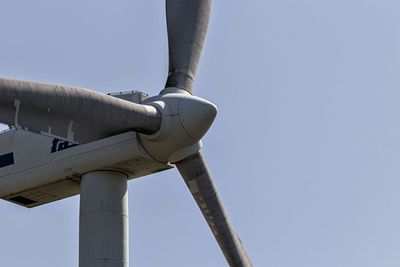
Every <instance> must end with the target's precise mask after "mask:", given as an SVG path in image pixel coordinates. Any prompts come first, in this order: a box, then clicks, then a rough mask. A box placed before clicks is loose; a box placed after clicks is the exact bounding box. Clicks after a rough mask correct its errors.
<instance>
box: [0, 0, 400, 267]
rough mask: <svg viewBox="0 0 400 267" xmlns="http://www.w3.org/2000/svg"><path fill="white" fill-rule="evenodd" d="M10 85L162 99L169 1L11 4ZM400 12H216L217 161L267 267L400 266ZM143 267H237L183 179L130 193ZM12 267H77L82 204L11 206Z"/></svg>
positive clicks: (5, 46)
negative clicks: (38, 84) (20, 83)
mask: <svg viewBox="0 0 400 267" xmlns="http://www.w3.org/2000/svg"><path fill="white" fill-rule="evenodd" d="M0 10H1V16H0V29H1V42H0V76H1V77H6V78H14V79H21V80H32V81H41V82H49V83H57V84H65V85H75V86H80V87H86V88H89V89H93V90H96V91H99V92H104V93H106V92H115V91H123V90H134V89H138V90H142V91H145V92H147V93H149V94H151V95H154V94H157V93H158V92H159V91H160V89H162V87H163V85H164V82H165V78H166V75H167V41H166V37H167V35H166V29H165V15H164V12H165V11H164V1H163V0H153V1H144V0H142V1H139V0H137V1H133V0H129V1H128V0H116V1H105V0H84V1H82V0H69V1H54V0H35V1H31V0H2V1H1V3H0ZM399 14H400V2H399V1H396V0H335V1H326V0H322V1H321V0H280V1H269V0H267V1H265V0H249V1H237V0H229V1H214V4H213V9H212V16H211V23H210V27H209V32H208V36H207V40H206V44H205V48H204V51H203V56H202V59H201V62H200V66H199V71H198V75H197V80H196V84H195V94H196V95H199V96H201V97H204V98H206V99H208V100H210V101H212V102H214V103H215V104H216V105H217V106H218V107H219V114H218V116H217V119H216V121H215V123H214V125H213V126H212V128H211V129H210V131H209V133H208V134H207V135H206V137H205V138H204V139H203V143H204V148H203V150H202V151H203V154H204V155H205V157H206V160H207V162H208V165H209V167H210V169H211V171H212V173H213V175H214V179H215V182H216V185H217V187H218V189H219V191H220V193H221V196H222V199H223V201H224V203H225V207H226V209H227V211H228V213H229V215H230V217H231V220H232V223H233V225H234V227H235V229H236V231H237V232H238V234H239V236H240V238H241V239H242V241H243V243H244V245H245V247H246V248H247V251H248V254H249V256H250V257H251V258H252V260H253V263H254V265H255V266H257V267H264V266H265V267H293V266H296V267H321V266H324V267H377V266H379V267H398V266H399V265H400V208H399V207H400V124H399V118H400V90H399V89H400V75H399V70H400V48H399V47H400V35H399V28H400V16H399ZM129 194H130V195H129V205H130V206H129V212H130V245H131V246H130V257H131V266H133V265H134V266H140V267H144V266H173V267H178V266H182V267H187V266H191V267H192V266H197V267H204V266H208V267H219V266H226V263H225V259H224V257H223V255H222V253H221V252H220V250H219V248H218V246H217V243H216V241H215V240H214V238H213V236H212V234H211V232H210V230H209V229H208V226H207V224H206V222H205V220H204V219H203V217H202V215H201V213H200V211H199V210H198V208H197V206H196V204H195V202H194V200H193V199H192V197H191V195H190V193H189V191H188V190H187V188H186V186H185V184H184V182H183V180H182V179H181V178H180V177H179V175H178V172H177V171H176V170H175V169H174V170H169V171H166V172H164V173H160V174H157V175H152V176H149V177H145V178H141V179H138V180H133V181H131V182H130V183H129ZM0 214H1V216H0V266H6V267H26V266H34V267H35V266H40V267H54V266H57V267H71V266H77V265H78V215H79V197H73V198H69V199H65V200H62V201H59V202H56V203H51V204H48V205H44V206H41V207H37V208H34V209H26V208H22V207H19V206H16V205H14V204H11V203H8V202H6V201H0Z"/></svg>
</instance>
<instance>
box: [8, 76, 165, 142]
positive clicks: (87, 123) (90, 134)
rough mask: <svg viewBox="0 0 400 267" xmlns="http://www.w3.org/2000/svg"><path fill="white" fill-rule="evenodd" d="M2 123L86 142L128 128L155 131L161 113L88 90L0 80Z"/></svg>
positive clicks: (157, 127) (149, 107)
mask: <svg viewBox="0 0 400 267" xmlns="http://www.w3.org/2000/svg"><path fill="white" fill-rule="evenodd" d="M0 122H1V123H5V124H9V125H14V126H16V127H20V128H24V129H25V128H27V129H29V130H30V131H33V132H37V133H41V132H46V133H49V134H51V135H55V136H59V137H63V138H65V139H68V140H71V141H72V140H73V141H76V142H78V143H87V142H90V141H94V140H97V139H101V138H104V137H107V136H111V135H115V134H118V133H121V132H124V131H129V130H135V131H139V132H143V133H154V132H156V131H157V130H158V129H159V127H160V124H161V116H160V114H158V112H157V110H156V109H155V108H154V107H151V106H146V105H140V104H135V103H131V102H128V101H125V100H121V99H118V98H115V97H112V96H108V95H104V94H100V93H97V92H94V91H90V90H87V89H82V88H76V87H70V86H61V85H52V84H44V83H36V82H26V81H17V80H10V79H0Z"/></svg>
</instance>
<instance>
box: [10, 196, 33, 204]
mask: <svg viewBox="0 0 400 267" xmlns="http://www.w3.org/2000/svg"><path fill="white" fill-rule="evenodd" d="M10 200H11V201H14V202H17V203H20V204H22V205H31V204H33V203H36V201H34V200H32V199H29V198H26V197H22V196H16V197H12V198H10Z"/></svg>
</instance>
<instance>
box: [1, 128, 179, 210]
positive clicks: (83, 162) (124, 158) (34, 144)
mask: <svg viewBox="0 0 400 267" xmlns="http://www.w3.org/2000/svg"><path fill="white" fill-rule="evenodd" d="M172 167H173V166H172V165H169V164H163V163H160V162H157V161H154V160H153V159H152V158H151V157H150V156H149V155H148V154H147V153H146V151H145V150H144V149H143V146H142V145H141V143H140V141H139V139H138V137H137V134H136V132H126V133H123V134H119V135H115V136H111V137H107V138H104V139H101V140H98V141H94V142H91V143H86V144H81V145H78V144H76V143H73V142H70V141H67V140H65V139H62V138H60V137H57V136H49V135H46V134H36V133H32V132H29V131H26V130H23V129H15V128H14V129H11V130H7V131H4V132H2V133H1V134H0V198H2V199H5V200H8V201H11V202H13V203H16V204H19V205H22V206H24V207H29V208H31V207H35V206H39V205H42V204H45V203H49V202H53V201H56V200H59V199H63V198H66V197H70V196H73V195H77V194H79V192H80V177H81V176H82V175H83V174H85V173H87V172H90V171H94V170H113V171H119V172H123V173H125V174H126V175H127V177H128V179H134V178H137V177H141V176H144V175H148V174H151V173H155V172H159V171H163V170H166V169H169V168H172Z"/></svg>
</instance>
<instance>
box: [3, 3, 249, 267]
mask: <svg viewBox="0 0 400 267" xmlns="http://www.w3.org/2000/svg"><path fill="white" fill-rule="evenodd" d="M166 7H167V29H168V44H169V75H168V79H167V82H166V86H165V89H163V90H162V91H161V92H160V94H159V95H157V96H153V97H148V96H147V95H145V94H143V93H141V92H137V91H132V92H123V93H116V94H115V93H114V94H109V95H103V94H100V93H97V92H94V91H90V90H87V89H82V88H76V87H69V86H59V85H50V84H43V83H35V82H26V81H16V80H9V79H0V122H2V123H5V124H8V125H10V126H11V125H12V126H13V127H12V129H11V130H9V131H6V132H4V133H3V134H1V135H0V197H1V198H3V199H5V200H8V201H11V202H13V203H16V204H19V205H22V206H25V207H36V206H39V205H42V204H45V203H49V202H52V201H56V200H59V199H62V198H66V197H69V196H72V195H76V194H79V193H80V194H81V198H80V225H79V227H80V230H79V265H80V266H81V267H92V266H128V265H129V257H128V254H129V253H128V243H129V240H128V192H127V181H128V180H130V179H133V178H137V177H140V176H144V175H148V174H151V173H155V172H158V171H163V170H166V169H170V168H173V167H174V166H176V167H177V169H178V170H179V172H180V174H181V175H182V177H183V179H184V180H185V183H186V184H187V186H188V188H189V190H190V191H191V193H192V195H193V197H194V199H195V201H196V202H197V204H198V206H199V208H200V210H201V212H202V213H203V216H204V218H205V219H206V221H207V223H208V225H209V227H210V229H211V231H212V233H213V234H214V236H215V238H216V240H217V242H218V244H219V246H220V248H221V250H222V252H223V253H224V256H225V258H226V259H227V261H228V263H229V265H230V266H246V267H247V266H252V264H251V261H250V259H249V257H248V256H247V253H246V251H245V249H244V247H243V245H242V243H241V241H240V239H239V238H238V236H237V235H236V233H235V232H234V230H233V228H232V225H231V223H230V221H229V218H228V216H227V214H226V211H225V209H224V207H223V204H222V201H221V199H220V197H219V194H218V192H217V189H216V187H215V185H214V182H213V179H212V177H211V174H210V171H209V170H208V168H207V166H206V163H205V160H204V158H203V156H202V154H201V152H200V149H201V146H202V145H201V138H202V137H203V136H204V134H205V133H206V132H207V130H208V129H209V127H210V126H211V124H212V122H213V121H214V118H215V116H216V114H217V108H216V106H215V105H214V104H212V103H210V102H209V101H207V100H204V99H201V98H199V97H196V96H193V95H192V91H193V85H194V77H195V73H196V70H197V66H198V62H199V59H200V54H201V50H202V47H203V43H204V39H205V36H206V31H207V27H208V21H209V14H210V8H211V0H167V1H166Z"/></svg>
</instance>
